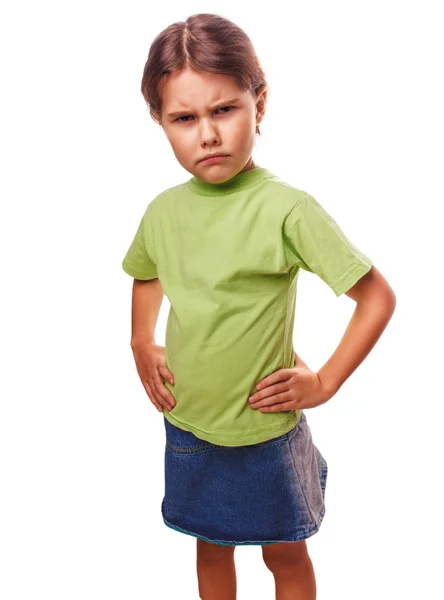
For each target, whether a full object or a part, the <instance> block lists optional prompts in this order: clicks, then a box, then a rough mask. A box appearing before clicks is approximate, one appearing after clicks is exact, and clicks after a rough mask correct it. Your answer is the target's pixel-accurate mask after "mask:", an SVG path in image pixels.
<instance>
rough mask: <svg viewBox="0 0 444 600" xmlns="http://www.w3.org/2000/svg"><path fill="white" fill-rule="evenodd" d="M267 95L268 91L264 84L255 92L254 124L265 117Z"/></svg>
mask: <svg viewBox="0 0 444 600" xmlns="http://www.w3.org/2000/svg"><path fill="white" fill-rule="evenodd" d="M267 95H268V89H267V87H266V85H265V84H262V86H260V87H259V88H258V90H257V91H256V124H257V125H259V123H260V122H261V121H262V119H263V118H264V115H265V108H266V106H267Z"/></svg>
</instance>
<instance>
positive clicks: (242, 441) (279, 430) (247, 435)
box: [163, 409, 302, 446]
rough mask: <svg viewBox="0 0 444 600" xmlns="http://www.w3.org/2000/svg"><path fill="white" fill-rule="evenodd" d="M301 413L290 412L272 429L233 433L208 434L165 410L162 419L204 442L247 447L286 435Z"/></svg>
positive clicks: (297, 411)
mask: <svg viewBox="0 0 444 600" xmlns="http://www.w3.org/2000/svg"><path fill="white" fill-rule="evenodd" d="M301 412H302V409H300V410H292V411H291V414H290V415H289V417H288V419H287V420H286V421H284V422H283V423H279V424H278V425H276V426H273V427H262V428H260V429H254V430H249V431H242V432H233V433H214V432H212V433H209V432H207V431H203V430H202V429H199V428H198V427H194V426H193V425H190V424H189V423H185V422H184V421H180V420H179V419H177V418H176V417H174V416H173V415H172V414H171V412H170V411H168V410H166V409H164V411H163V414H164V417H165V418H166V419H167V420H168V421H169V422H170V423H172V424H173V425H175V426H176V427H179V428H180V429H184V430H185V431H191V433H194V435H195V436H196V437H198V438H200V439H202V440H205V441H206V442H210V443H212V444H216V445H219V446H249V445H252V444H260V443H261V442H267V441H268V440H271V439H272V438H275V437H279V436H281V435H284V433H288V432H289V431H291V430H292V429H293V428H294V427H295V426H296V424H297V423H298V422H299V418H300V415H301ZM234 441H235V442H236V443H235V444H234V443H233V442H234Z"/></svg>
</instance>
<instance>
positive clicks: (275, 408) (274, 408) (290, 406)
mask: <svg viewBox="0 0 444 600" xmlns="http://www.w3.org/2000/svg"><path fill="white" fill-rule="evenodd" d="M284 410H297V409H296V408H295V406H294V402H292V401H290V402H278V403H277V404H272V405H271V406H264V407H263V408H260V409H259V412H282V411H284Z"/></svg>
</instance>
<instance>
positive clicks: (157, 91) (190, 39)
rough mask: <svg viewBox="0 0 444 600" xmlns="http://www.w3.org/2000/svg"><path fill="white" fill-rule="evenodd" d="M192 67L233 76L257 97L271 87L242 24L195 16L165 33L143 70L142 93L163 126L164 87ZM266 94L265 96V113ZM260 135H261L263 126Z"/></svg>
mask: <svg viewBox="0 0 444 600" xmlns="http://www.w3.org/2000/svg"><path fill="white" fill-rule="evenodd" d="M187 66H190V67H191V68H192V69H194V70H196V71H207V72H209V73H215V74H221V75H231V76H232V77H234V78H235V79H236V82H237V84H238V86H239V87H240V88H241V89H243V90H250V91H251V92H252V95H253V97H254V98H256V97H257V93H258V91H259V90H262V89H263V88H265V89H266V90H267V91H268V84H267V82H266V80H265V74H264V72H263V70H262V68H261V66H260V63H259V59H258V57H257V55H256V52H255V50H254V47H253V44H252V42H251V40H250V38H249V37H248V36H247V34H246V33H245V32H244V31H243V29H241V28H240V27H239V26H238V25H236V24H235V23H233V22H232V21H230V20H229V19H226V18H224V17H221V16H219V15H215V14H209V13H200V14H195V15H191V16H190V17H188V19H187V20H186V21H178V22H177V23H173V24H172V25H169V26H168V27H167V28H166V29H164V30H163V31H161V32H160V33H159V34H158V35H157V36H156V37H155V38H154V41H153V42H152V44H151V46H150V49H149V53H148V59H147V61H146V63H145V67H144V69H143V77H142V84H141V92H142V95H143V97H144V99H145V102H146V104H147V106H148V108H149V112H150V115H151V117H152V119H153V120H154V121H155V122H156V123H157V124H159V125H160V124H161V120H160V118H161V109H162V97H161V85H162V82H163V81H164V79H165V78H166V77H167V76H168V74H169V73H174V72H175V71H180V70H182V69H183V68H185V67H187ZM265 97H266V94H264V96H262V98H261V101H262V102H264V105H263V110H265V103H266V99H265ZM256 133H257V134H258V135H260V134H261V133H260V130H259V125H256Z"/></svg>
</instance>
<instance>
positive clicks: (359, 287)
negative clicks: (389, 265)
mask: <svg viewBox="0 0 444 600" xmlns="http://www.w3.org/2000/svg"><path fill="white" fill-rule="evenodd" d="M345 295H346V296H348V297H349V298H351V299H352V300H354V301H355V302H360V303H366V302H368V301H370V300H371V299H373V298H375V297H377V298H379V299H380V298H384V299H386V300H387V301H388V302H391V303H393V306H394V305H395V304H396V296H395V292H394V291H393V290H392V288H391V287H390V285H389V284H388V282H387V280H386V279H385V278H384V276H383V275H382V273H381V272H380V271H379V270H378V269H377V268H376V267H375V266H374V265H372V267H371V269H370V271H368V273H366V274H365V275H363V277H361V278H360V279H359V280H358V281H357V282H356V283H355V284H354V285H353V286H352V287H351V288H350V289H349V290H348V291H346V292H345Z"/></svg>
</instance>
